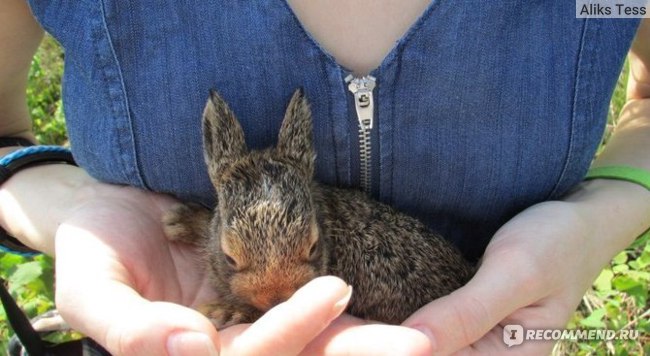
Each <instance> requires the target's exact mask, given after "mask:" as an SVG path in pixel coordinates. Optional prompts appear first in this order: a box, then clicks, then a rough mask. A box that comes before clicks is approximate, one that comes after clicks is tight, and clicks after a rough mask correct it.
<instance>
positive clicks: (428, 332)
mask: <svg viewBox="0 0 650 356" xmlns="http://www.w3.org/2000/svg"><path fill="white" fill-rule="evenodd" d="M410 328H411V329H415V330H417V331H419V332H421V333H422V334H424V336H426V337H427V339H429V344H431V348H432V349H433V350H434V351H435V350H437V346H438V345H436V338H435V337H433V333H432V332H431V329H429V328H428V327H426V326H425V325H413V326H411V327H410Z"/></svg>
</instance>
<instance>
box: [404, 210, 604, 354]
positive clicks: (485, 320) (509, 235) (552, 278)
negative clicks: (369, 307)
mask: <svg viewBox="0 0 650 356" xmlns="http://www.w3.org/2000/svg"><path fill="white" fill-rule="evenodd" d="M594 236H596V234H595V233H594V231H592V227H591V226H589V224H587V223H586V222H585V219H583V217H582V216H581V215H580V214H579V213H578V211H577V210H576V209H575V205H574V204H573V203H565V202H546V203H542V204H538V205H536V206H533V207H531V208H529V209H527V210H525V211H524V212H522V213H520V214H519V215H517V216H516V217H515V218H513V219H512V220H511V221H510V222H508V223H507V224H506V225H504V226H503V227H502V228H501V229H500V230H499V231H498V232H497V233H496V234H495V236H494V238H493V239H492V241H491V242H490V244H489V246H488V247H487V250H486V252H485V254H484V256H483V259H482V263H481V266H480V268H479V270H478V272H477V273H476V275H475V276H474V278H473V279H472V280H471V281H470V282H468V284H467V285H466V286H464V287H463V288H460V289H459V290H457V291H455V292H453V293H451V294H450V295H448V296H445V297H443V298H440V299H438V300H435V301H433V302H432V303H430V304H428V305H427V306H425V307H424V308H422V309H421V310H419V311H418V312H416V313H415V314H414V315H413V316H411V317H410V318H409V319H408V320H406V321H405V323H404V325H408V326H411V327H416V328H418V329H420V330H422V331H423V332H424V333H425V334H426V335H428V336H429V339H430V340H431V342H432V344H433V347H434V349H435V351H436V354H450V353H458V354H461V355H486V354H494V355H500V354H504V353H511V354H517V355H548V354H549V353H550V351H551V349H552V347H553V342H551V341H526V340H524V341H523V343H522V344H521V345H513V346H512V347H508V346H506V344H505V343H504V341H503V328H504V327H505V326H506V325H509V324H516V325H521V326H523V328H524V329H562V328H564V327H565V325H566V322H567V320H568V319H569V318H570V316H571V314H572V312H573V311H574V310H575V308H576V307H577V305H578V303H579V301H580V299H581V297H582V295H583V294H584V292H585V290H586V289H587V288H588V287H589V285H590V284H591V283H592V281H593V280H594V278H595V277H596V276H597V274H598V272H599V271H600V270H601V269H602V264H604V263H606V261H603V260H602V259H601V258H594V256H596V255H599V254H595V253H593V252H594V249H599V248H601V247H602V246H599V244H598V243H595V241H594V240H593V238H594ZM511 345H512V344H511Z"/></svg>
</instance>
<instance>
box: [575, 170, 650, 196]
mask: <svg viewBox="0 0 650 356" xmlns="http://www.w3.org/2000/svg"><path fill="white" fill-rule="evenodd" d="M599 178H604V179H617V180H624V181H627V182H631V183H636V184H638V185H640V186H642V187H645V188H646V189H648V190H650V171H647V170H645V169H641V168H636V167H629V166H604V167H596V168H592V169H590V170H589V172H587V176H586V177H585V179H599Z"/></svg>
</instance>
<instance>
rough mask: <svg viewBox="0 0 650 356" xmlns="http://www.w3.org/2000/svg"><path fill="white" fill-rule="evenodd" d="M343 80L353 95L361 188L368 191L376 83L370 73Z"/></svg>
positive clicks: (369, 185) (349, 76) (351, 76)
mask: <svg viewBox="0 0 650 356" xmlns="http://www.w3.org/2000/svg"><path fill="white" fill-rule="evenodd" d="M345 82H346V83H348V90H350V92H351V93H352V94H353V95H354V107H355V108H356V111H357V119H358V121H359V158H360V164H359V167H360V170H361V171H360V174H359V176H360V180H361V182H360V183H361V189H363V191H364V192H366V193H370V187H371V180H370V177H371V163H372V161H371V159H372V151H371V140H370V133H371V130H372V124H373V116H374V110H375V109H374V101H373V96H372V90H373V89H375V86H376V84H377V83H376V79H375V77H373V76H370V75H367V76H365V77H361V78H358V77H354V76H353V75H348V76H347V77H346V78H345Z"/></svg>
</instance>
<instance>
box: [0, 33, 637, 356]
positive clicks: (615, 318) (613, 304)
mask: <svg viewBox="0 0 650 356" xmlns="http://www.w3.org/2000/svg"><path fill="white" fill-rule="evenodd" d="M62 60H63V53H62V52H61V50H60V48H59V46H58V45H57V43H56V42H55V41H54V40H52V39H51V38H49V37H48V38H46V40H45V41H44V43H43V45H42V46H41V48H40V49H39V51H38V53H37V54H36V56H35V57H34V61H33V62H32V70H31V73H30V77H29V79H30V85H29V89H28V95H29V99H28V104H29V107H30V109H31V114H32V118H33V122H34V131H35V133H36V135H37V137H38V139H39V140H40V141H41V142H42V143H47V144H65V143H66V140H67V139H66V133H65V132H66V131H65V123H64V118H63V110H62V104H61V94H60V84H61V75H62V71H63V69H62ZM626 81H627V70H624V71H623V73H622V74H621V78H620V80H619V83H618V86H617V89H616V92H615V93H614V96H613V98H612V104H611V109H610V125H611V127H613V126H615V125H616V120H615V118H616V117H618V113H619V112H620V110H621V107H622V105H623V103H624V102H625V83H626ZM609 131H610V132H611V130H609ZM604 141H605V142H606V138H605V140H604ZM52 265H53V264H52V259H50V258H48V257H46V256H39V257H36V258H23V257H19V256H16V255H11V254H4V253H0V276H1V277H2V278H4V279H5V280H7V281H8V282H9V290H10V292H11V293H12V294H13V295H14V296H15V297H16V299H17V300H18V302H19V304H20V305H21V306H22V307H23V308H24V309H25V311H26V312H27V314H29V315H30V316H35V315H37V314H40V313H42V312H44V311H46V310H48V309H50V308H52V307H53V302H52V300H53V267H52ZM649 283H650V233H649V234H645V235H644V236H643V237H641V238H639V239H637V241H636V242H635V243H634V244H633V245H632V246H630V247H629V248H628V249H627V250H625V251H623V252H621V253H620V254H619V255H617V256H616V257H615V258H614V259H613V260H612V261H611V263H610V264H609V266H607V267H606V268H605V269H604V270H603V271H602V273H601V275H600V276H599V277H598V279H597V280H596V282H595V283H594V286H593V287H592V288H591V289H590V290H589V291H588V292H587V293H586V294H585V296H584V298H583V302H582V304H581V305H580V307H579V308H578V309H577V310H576V312H575V313H574V315H573V318H572V319H571V321H570V322H569V324H568V327H569V328H580V329H603V328H607V329H615V330H618V329H621V328H632V329H638V330H640V331H642V334H641V337H640V338H639V339H638V340H635V341H632V342H620V341H618V342H617V341H610V342H595V341H593V342H591V341H570V342H569V341H563V342H561V343H558V344H557V345H556V348H555V350H554V352H553V354H554V355H565V354H577V355H607V354H610V355H640V354H650V312H649V306H648V284H649ZM10 335H11V331H10V330H9V329H8V327H7V323H6V316H5V314H4V310H2V309H0V350H4V349H5V345H6V342H7V339H8V337H9V336H10Z"/></svg>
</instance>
